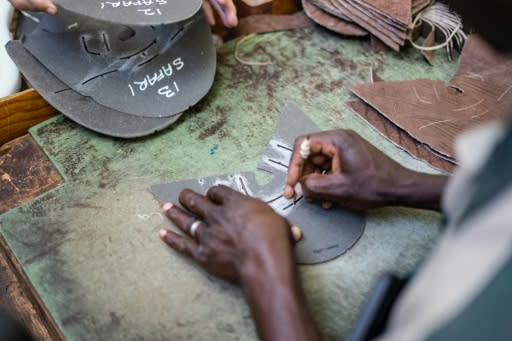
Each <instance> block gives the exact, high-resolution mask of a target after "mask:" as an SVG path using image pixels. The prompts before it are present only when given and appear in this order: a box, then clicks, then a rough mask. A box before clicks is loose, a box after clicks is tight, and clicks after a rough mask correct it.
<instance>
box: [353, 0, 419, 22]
mask: <svg viewBox="0 0 512 341" xmlns="http://www.w3.org/2000/svg"><path fill="white" fill-rule="evenodd" d="M358 2H360V3H361V4H363V5H365V7H371V8H372V9H373V10H375V11H376V12H379V13H382V14H384V15H385V16H387V17H389V18H390V19H391V20H396V21H398V22H400V23H401V24H403V25H406V26H408V25H409V24H410V22H411V15H412V14H411V8H412V4H411V0H358Z"/></svg>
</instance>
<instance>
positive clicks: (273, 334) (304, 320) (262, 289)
mask: <svg viewBox="0 0 512 341" xmlns="http://www.w3.org/2000/svg"><path fill="white" fill-rule="evenodd" d="M283 258H284V259H283ZM286 258H288V257H286V256H285V257H274V258H273V259H272V260H268V259H267V260H264V259H262V260H260V261H259V264H255V265H253V266H251V267H249V268H248V269H246V271H245V273H246V274H245V275H244V276H243V279H242V283H241V284H242V289H243V291H244V294H245V297H246V299H247V302H248V304H249V307H250V309H251V313H252V316H253V318H254V320H255V323H256V329H257V331H258V335H259V337H260V339H261V340H272V341H274V340H277V341H278V340H294V341H302V340H303V341H315V340H320V334H319V333H318V330H317V328H316V326H315V324H314V322H313V319H312V318H311V315H310V313H309V311H308V310H307V308H306V306H305V303H304V297H303V294H302V290H301V288H300V285H299V281H298V278H297V273H296V268H295V265H294V264H293V260H292V259H291V257H289V258H290V260H287V259H286ZM276 263H281V264H277V265H276Z"/></svg>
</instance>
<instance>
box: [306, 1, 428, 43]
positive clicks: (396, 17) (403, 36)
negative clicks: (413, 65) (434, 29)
mask: <svg viewBox="0 0 512 341" xmlns="http://www.w3.org/2000/svg"><path fill="white" fill-rule="evenodd" d="M430 3H431V0H303V5H304V10H305V12H306V14H307V15H308V16H309V17H310V18H312V19H313V20H314V21H316V22H317V23H319V24H320V25H322V26H325V27H326V28H329V29H332V30H334V31H337V32H339V33H342V34H346V35H363V33H362V32H361V30H363V31H366V32H368V33H370V34H372V35H373V36H375V37H377V38H378V39H379V40H381V41H382V42H383V43H384V44H386V45H387V46H389V47H390V48H392V49H393V50H395V51H399V50H400V47H402V46H403V45H404V44H405V42H406V41H407V39H408V35H409V30H410V27H411V22H412V17H413V16H414V15H415V14H417V13H419V12H420V11H421V10H423V9H424V8H425V7H427V6H428V5H429V4H430ZM335 23H336V24H335ZM338 26H343V27H350V28H351V30H353V29H354V28H358V30H357V34H352V33H351V32H350V30H348V29H346V30H340V31H341V32H340V31H338V30H337V29H333V27H338Z"/></svg>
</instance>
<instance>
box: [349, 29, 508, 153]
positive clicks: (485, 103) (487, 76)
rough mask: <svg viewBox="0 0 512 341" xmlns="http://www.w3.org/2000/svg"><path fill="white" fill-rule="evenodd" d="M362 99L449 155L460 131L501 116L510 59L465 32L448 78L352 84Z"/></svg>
mask: <svg viewBox="0 0 512 341" xmlns="http://www.w3.org/2000/svg"><path fill="white" fill-rule="evenodd" d="M351 90H352V91H353V92H354V93H355V94H356V95H357V96H358V97H360V98H361V99H362V100H363V101H364V102H366V103H368V104H369V105H371V106H372V107H373V108H374V109H376V110H377V111H378V112H379V113H381V114H382V115H384V116H385V117H386V118H387V119H389V120H390V121H392V122H393V123H394V124H395V125H397V126H398V127H399V128H401V129H403V130H405V131H407V132H408V134H409V135H411V136H412V137H413V138H414V139H416V140H417V141H419V142H420V143H424V144H426V145H428V146H429V148H431V149H433V150H435V151H436V152H437V153H439V154H441V155H443V156H445V157H447V158H450V159H454V158H455V153H454V150H453V143H454V139H455V137H456V136H457V135H458V134H460V133H461V132H463V131H465V130H467V129H469V128H472V127H474V126H476V125H480V124H482V123H484V122H488V121H490V120H496V119H501V118H503V117H504V116H505V115H506V114H507V113H508V111H509V110H510V108H511V107H512V58H510V57H506V56H502V55H499V54H497V53H496V52H494V51H493V50H492V49H491V48H490V47H489V46H488V45H487V44H486V43H485V42H484V41H483V40H482V39H481V38H479V37H478V36H474V35H472V36H470V37H469V38H468V40H467V42H466V45H465V47H464V50H463V52H462V55H461V58H460V62H459V67H458V69H457V72H456V73H455V75H454V76H453V78H452V79H451V80H450V81H449V82H448V83H447V84H445V83H444V82H442V81H438V80H430V79H419V80H413V81H394V82H377V83H373V84H371V83H370V84H358V85H354V86H353V87H352V89H351Z"/></svg>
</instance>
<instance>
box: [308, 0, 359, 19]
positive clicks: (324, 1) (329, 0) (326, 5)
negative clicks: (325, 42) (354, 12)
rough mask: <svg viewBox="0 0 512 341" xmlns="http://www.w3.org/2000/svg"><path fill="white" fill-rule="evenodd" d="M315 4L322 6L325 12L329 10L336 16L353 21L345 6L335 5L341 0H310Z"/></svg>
mask: <svg viewBox="0 0 512 341" xmlns="http://www.w3.org/2000/svg"><path fill="white" fill-rule="evenodd" d="M308 1H309V2H311V3H312V4H313V5H315V6H317V7H319V8H321V9H322V10H323V11H324V12H327V13H329V14H332V15H334V16H335V17H338V18H340V19H342V20H345V21H348V22H353V21H352V19H350V17H349V16H348V13H347V11H345V9H343V8H338V6H336V5H335V3H336V1H339V0H308Z"/></svg>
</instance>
